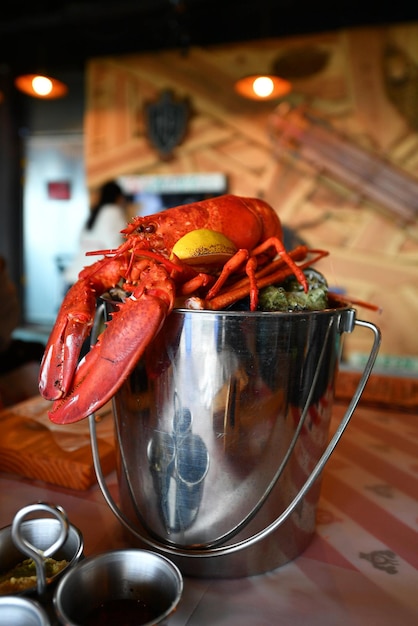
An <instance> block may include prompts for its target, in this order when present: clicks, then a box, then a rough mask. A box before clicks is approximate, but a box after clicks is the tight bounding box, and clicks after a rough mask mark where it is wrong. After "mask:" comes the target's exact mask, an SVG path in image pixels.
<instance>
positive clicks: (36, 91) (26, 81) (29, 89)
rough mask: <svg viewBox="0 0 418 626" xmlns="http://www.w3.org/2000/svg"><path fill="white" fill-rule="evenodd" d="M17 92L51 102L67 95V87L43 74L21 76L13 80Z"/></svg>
mask: <svg viewBox="0 0 418 626" xmlns="http://www.w3.org/2000/svg"><path fill="white" fill-rule="evenodd" d="M15 86H16V88H17V89H19V91H21V92H23V93H25V94H26V95H28V96H32V97H33V98H41V99H44V100H53V99H54V98H62V97H63V96H65V95H66V94H67V93H68V87H67V85H65V84H64V83H63V82H61V81H60V80H58V79H57V78H52V77H51V76H46V75H45V74H22V75H21V76H18V77H17V78H16V79H15Z"/></svg>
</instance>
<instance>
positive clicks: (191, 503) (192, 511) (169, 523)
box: [148, 409, 209, 533]
mask: <svg viewBox="0 0 418 626" xmlns="http://www.w3.org/2000/svg"><path fill="white" fill-rule="evenodd" d="M148 461H149V468H150V472H151V474H152V477H153V480H154V489H155V492H156V494H157V500H158V502H159V504H160V513H161V516H162V520H163V522H164V525H165V527H166V530H167V532H169V533H170V532H178V531H183V530H186V529H187V528H189V527H190V526H191V524H192V523H193V520H194V519H195V518H196V516H197V513H198V510H199V506H200V501H201V497H202V491H203V481H204V479H205V476H206V474H207V472H208V468H209V455H208V451H207V449H206V446H205V444H204V442H203V440H202V438H201V437H199V435H195V434H193V433H192V432H191V413H190V411H189V410H188V409H183V410H178V411H176V412H175V414H174V419H173V432H172V433H171V434H170V433H167V432H160V431H157V432H156V433H155V434H154V435H153V437H152V439H151V440H150V442H149V445H148Z"/></svg>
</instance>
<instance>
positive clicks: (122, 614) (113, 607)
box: [83, 598, 159, 626]
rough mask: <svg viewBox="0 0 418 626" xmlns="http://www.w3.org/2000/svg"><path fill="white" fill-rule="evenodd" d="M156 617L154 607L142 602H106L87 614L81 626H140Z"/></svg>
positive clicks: (157, 613) (123, 600)
mask: <svg viewBox="0 0 418 626" xmlns="http://www.w3.org/2000/svg"><path fill="white" fill-rule="evenodd" d="M158 615H159V612H158V611H156V610H155V607H150V606H149V605H146V604H145V603H144V602H143V601H142V600H131V599H129V598H127V599H124V598H123V599H120V600H108V601H106V602H103V604H101V605H100V606H98V607H97V608H96V609H93V611H91V612H90V613H89V615H88V616H87V618H86V619H85V621H83V626H115V624H117V625H118V626H141V624H146V623H147V622H151V621H152V620H155V619H157V618H158Z"/></svg>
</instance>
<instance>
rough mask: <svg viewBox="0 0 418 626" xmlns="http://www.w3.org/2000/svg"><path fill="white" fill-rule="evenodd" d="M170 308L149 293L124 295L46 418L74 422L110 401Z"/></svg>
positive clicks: (156, 331) (54, 420)
mask: <svg viewBox="0 0 418 626" xmlns="http://www.w3.org/2000/svg"><path fill="white" fill-rule="evenodd" d="M170 308H171V307H170V306H169V305H168V304H167V302H166V301H165V300H164V299H161V298H159V297H156V296H155V295H151V294H146V293H143V294H142V295H141V297H140V298H138V299H135V298H134V297H132V296H131V297H130V298H128V299H127V300H126V301H125V303H124V304H122V305H121V306H120V309H119V310H118V311H116V312H114V313H112V314H111V315H112V320H111V321H110V322H108V324H107V328H106V330H105V331H104V332H103V333H102V334H101V335H100V336H99V338H98V340H97V343H96V344H94V346H92V347H91V349H90V351H89V352H88V353H87V354H86V356H85V357H84V358H83V359H82V360H81V361H80V363H79V366H78V368H77V370H76V372H75V375H74V379H73V383H72V390H71V391H70V393H69V394H68V395H67V396H65V397H64V398H62V399H59V400H56V401H55V402H54V404H53V407H52V409H51V410H50V411H49V413H48V416H49V419H50V420H51V421H52V422H54V423H55V424H71V423H73V422H78V421H79V420H82V419H84V418H85V417H87V416H88V415H90V414H91V413H94V412H95V411H97V410H98V409H99V408H100V407H101V406H103V405H104V404H105V403H106V402H107V401H108V400H110V399H111V398H112V396H113V395H114V394H115V393H116V391H117V390H118V389H119V388H120V386H121V385H122V383H123V382H124V381H125V380H126V378H127V377H128V376H129V374H130V373H131V372H132V370H133V369H134V367H135V365H136V363H137V361H138V359H139V358H140V357H141V356H142V354H143V352H144V350H145V348H146V347H147V345H148V344H149V343H150V341H151V340H152V339H153V338H154V337H155V335H156V334H157V333H158V331H159V330H160V328H161V326H162V324H163V323H164V321H165V319H166V317H167V315H168V313H169V311H170Z"/></svg>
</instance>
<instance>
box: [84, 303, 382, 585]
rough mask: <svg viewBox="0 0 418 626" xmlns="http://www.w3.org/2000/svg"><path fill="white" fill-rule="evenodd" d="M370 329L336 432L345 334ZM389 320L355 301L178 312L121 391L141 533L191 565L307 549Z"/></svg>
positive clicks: (233, 572)
mask: <svg viewBox="0 0 418 626" xmlns="http://www.w3.org/2000/svg"><path fill="white" fill-rule="evenodd" d="M355 325H361V326H366V327H368V328H370V329H371V330H372V332H373V333H374V343H373V347H372V349H371V353H370V356H369V359H368V362H367V365H366V368H365V370H364V373H363V376H362V379H361V382H360V384H359V388H358V390H357V392H356V394H355V396H354V398H353V400H352V402H351V404H350V406H349V407H348V409H347V412H346V414H345V416H344V418H343V420H342V421H341V423H340V425H339V428H338V430H337V432H336V433H335V434H334V436H333V437H332V439H331V441H330V442H329V437H330V435H329V424H330V418H331V412H332V406H333V400H334V385H335V379H336V374H337V372H338V365H339V362H340V357H341V351H342V337H343V334H344V333H345V332H352V330H353V329H354V327H355ZM379 343H380V332H379V330H378V329H377V328H376V327H375V326H374V325H373V324H369V323H368V322H362V321H359V320H356V315H355V311H354V310H353V309H352V308H350V307H347V306H341V307H336V308H333V309H328V310H325V311H318V312H303V313H302V312H301V313H296V312H292V313H262V312H259V313H258V312H257V313H248V312H242V311H191V310H174V311H173V312H172V313H171V315H170V316H169V318H168V319H167V321H166V323H165V325H164V326H163V328H162V330H161V331H160V332H159V334H158V335H157V337H156V338H155V339H154V341H153V343H152V344H151V345H150V346H149V347H148V349H147V350H146V354H145V355H144V357H143V358H142V359H141V360H140V362H139V363H138V364H137V366H136V368H135V370H134V372H133V373H132V375H131V376H130V377H129V379H128V380H126V382H125V383H124V384H123V386H122V388H121V389H120V390H119V392H118V393H117V394H116V396H115V398H114V413H115V425H116V433H117V454H118V481H119V491H120V504H119V505H116V503H115V502H114V501H113V500H112V498H111V496H110V494H109V492H108V490H107V488H106V484H105V481H104V479H103V476H102V473H101V469H100V463H99V461H98V459H99V457H98V454H97V446H96V437H95V430H94V418H93V416H92V417H91V418H90V426H91V431H92V432H91V439H92V446H93V455H94V458H95V465H96V473H97V476H98V481H99V484H100V486H101V488H102V491H103V493H104V495H105V498H106V499H107V501H108V503H109V505H110V506H111V508H112V510H113V511H114V513H115V514H116V515H117V516H118V518H119V519H120V521H121V522H122V524H123V525H124V527H125V528H126V532H127V537H128V538H129V540H130V542H131V543H132V544H133V545H136V546H139V547H150V548H152V549H153V550H156V551H158V552H160V553H162V554H164V555H166V556H168V557H169V558H170V559H172V560H173V561H174V562H175V563H176V564H177V565H178V566H179V568H180V569H181V571H182V573H183V574H186V575H192V576H207V577H221V578H227V577H239V576H248V575H253V574H259V573H262V572H266V571H268V570H271V569H274V568H276V567H278V566H280V565H282V564H284V563H286V562H287V561H289V560H291V559H294V558H295V557H296V556H298V555H299V554H301V552H303V550H304V549H305V548H306V547H307V546H308V544H309V542H310V541H311V539H312V536H313V533H314V530H315V512H316V506H317V502H318V498H319V493H320V474H321V471H322V469H323V467H324V465H325V463H326V461H327V460H328V458H329V456H330V454H331V453H332V451H333V449H334V447H335V445H336V443H337V441H338V439H339V437H340V436H341V435H342V432H343V430H344V429H345V427H346V425H347V423H348V421H349V419H350V417H351V415H352V413H353V411H354V409H355V406H356V405H357V403H358V400H359V397H360V394H361V392H362V390H363V388H364V386H365V384H366V382H367V378H368V376H369V374H370V371H371V369H372V367H373V363H374V360H375V358H376V355H377V351H378V348H379Z"/></svg>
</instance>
